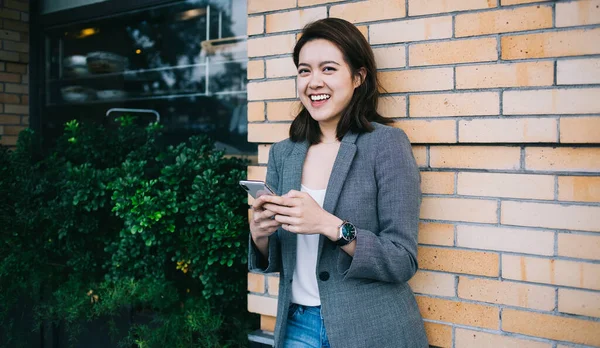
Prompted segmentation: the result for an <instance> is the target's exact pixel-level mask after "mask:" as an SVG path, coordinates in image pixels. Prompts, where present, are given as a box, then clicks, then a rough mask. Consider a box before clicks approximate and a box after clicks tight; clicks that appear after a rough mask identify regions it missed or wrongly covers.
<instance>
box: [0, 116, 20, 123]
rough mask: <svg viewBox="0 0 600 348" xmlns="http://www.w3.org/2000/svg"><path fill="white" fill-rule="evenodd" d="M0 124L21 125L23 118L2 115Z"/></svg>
mask: <svg viewBox="0 0 600 348" xmlns="http://www.w3.org/2000/svg"><path fill="white" fill-rule="evenodd" d="M0 124H21V116H13V115H0Z"/></svg>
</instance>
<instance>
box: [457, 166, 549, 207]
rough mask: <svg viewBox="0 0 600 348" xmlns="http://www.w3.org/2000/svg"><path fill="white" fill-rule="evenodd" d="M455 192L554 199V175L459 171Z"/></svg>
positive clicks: (460, 193)
mask: <svg viewBox="0 0 600 348" xmlns="http://www.w3.org/2000/svg"><path fill="white" fill-rule="evenodd" d="M457 185H458V188H457V193H458V194H459V195H465V196H488V197H508V198H531V199H549V200H552V199H554V176H552V175H533V174H505V173H474V172H460V173H458V180H457Z"/></svg>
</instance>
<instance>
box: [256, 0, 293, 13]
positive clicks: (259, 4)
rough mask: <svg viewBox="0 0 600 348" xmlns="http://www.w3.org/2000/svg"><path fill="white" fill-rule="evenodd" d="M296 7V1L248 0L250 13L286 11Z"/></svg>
mask: <svg viewBox="0 0 600 348" xmlns="http://www.w3.org/2000/svg"><path fill="white" fill-rule="evenodd" d="M293 7H296V0H248V13H258V12H267V11H277V10H284V9H287V8H293Z"/></svg>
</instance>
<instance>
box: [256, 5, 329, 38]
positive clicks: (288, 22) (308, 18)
mask: <svg viewBox="0 0 600 348" xmlns="http://www.w3.org/2000/svg"><path fill="white" fill-rule="evenodd" d="M322 18H327V7H313V8H307V9H302V10H297V11H290V12H278V13H274V14H269V15H267V16H266V20H265V21H266V28H267V33H276V32H280V31H290V30H298V29H302V28H303V27H304V26H305V25H306V24H308V23H311V22H314V21H316V20H319V19H322Z"/></svg>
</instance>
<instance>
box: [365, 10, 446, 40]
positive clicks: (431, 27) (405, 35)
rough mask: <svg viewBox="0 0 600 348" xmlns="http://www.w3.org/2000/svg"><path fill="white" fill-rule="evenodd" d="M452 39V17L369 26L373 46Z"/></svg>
mask: <svg viewBox="0 0 600 348" xmlns="http://www.w3.org/2000/svg"><path fill="white" fill-rule="evenodd" d="M451 37H452V17H450V16H447V17H432V18H420V19H408V20H399V21H393V22H388V23H382V24H372V25H370V26H369V42H370V43H371V44H373V45H376V44H386V43H394V42H409V41H425V40H435V39H448V38H451Z"/></svg>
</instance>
